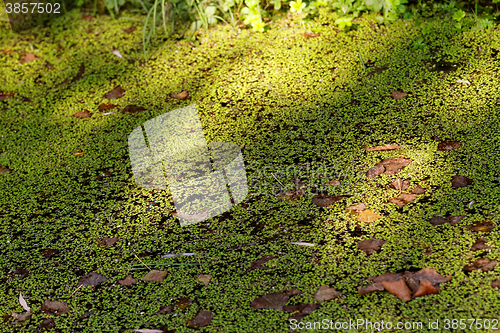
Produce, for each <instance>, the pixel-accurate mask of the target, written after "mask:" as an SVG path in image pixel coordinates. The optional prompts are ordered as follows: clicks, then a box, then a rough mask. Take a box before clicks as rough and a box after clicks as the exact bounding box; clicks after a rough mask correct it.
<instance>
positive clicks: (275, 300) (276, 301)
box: [251, 292, 290, 310]
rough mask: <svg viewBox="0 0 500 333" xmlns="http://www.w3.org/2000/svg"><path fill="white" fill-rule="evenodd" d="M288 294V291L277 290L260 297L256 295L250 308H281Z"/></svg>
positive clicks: (286, 300)
mask: <svg viewBox="0 0 500 333" xmlns="http://www.w3.org/2000/svg"><path fill="white" fill-rule="evenodd" d="M289 298H290V296H289V295H288V293H284V292H278V293H272V294H269V295H264V296H262V297H257V298H255V299H254V300H253V301H252V304H251V306H252V308H255V309H277V310H283V306H285V304H286V302H288V299H289Z"/></svg>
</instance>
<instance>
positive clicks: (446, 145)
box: [437, 141, 462, 151]
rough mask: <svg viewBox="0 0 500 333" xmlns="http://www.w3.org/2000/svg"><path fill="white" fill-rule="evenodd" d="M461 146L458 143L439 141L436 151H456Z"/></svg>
mask: <svg viewBox="0 0 500 333" xmlns="http://www.w3.org/2000/svg"><path fill="white" fill-rule="evenodd" d="M461 145H462V143H461V142H458V141H441V142H440V143H439V144H438V148H437V150H438V151H450V150H453V149H457V148H458V147H460V146H461Z"/></svg>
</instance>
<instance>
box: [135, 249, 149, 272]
mask: <svg viewBox="0 0 500 333" xmlns="http://www.w3.org/2000/svg"><path fill="white" fill-rule="evenodd" d="M134 256H135V257H136V258H137V260H139V261H140V262H141V264H143V265H144V266H146V267H147V268H148V269H149V270H150V271H151V268H149V266H148V265H146V264H145V263H144V262H143V261H142V260H141V259H139V257H138V256H137V255H136V254H135V253H134Z"/></svg>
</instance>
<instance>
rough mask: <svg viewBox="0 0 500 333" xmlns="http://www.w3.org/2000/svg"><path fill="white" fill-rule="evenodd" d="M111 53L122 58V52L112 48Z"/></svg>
mask: <svg viewBox="0 0 500 333" xmlns="http://www.w3.org/2000/svg"><path fill="white" fill-rule="evenodd" d="M113 54H114V55H116V56H118V57H120V58H123V56H122V54H121V53H120V51H118V50H114V51H113Z"/></svg>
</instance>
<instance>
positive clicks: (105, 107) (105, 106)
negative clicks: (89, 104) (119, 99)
mask: <svg viewBox="0 0 500 333" xmlns="http://www.w3.org/2000/svg"><path fill="white" fill-rule="evenodd" d="M116 107H118V105H115V104H104V103H103V104H100V105H99V106H98V107H97V110H99V111H103V110H110V109H113V108H116Z"/></svg>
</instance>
